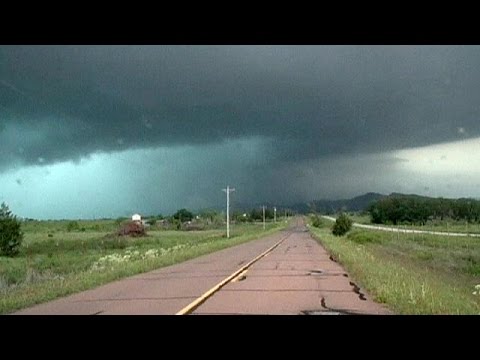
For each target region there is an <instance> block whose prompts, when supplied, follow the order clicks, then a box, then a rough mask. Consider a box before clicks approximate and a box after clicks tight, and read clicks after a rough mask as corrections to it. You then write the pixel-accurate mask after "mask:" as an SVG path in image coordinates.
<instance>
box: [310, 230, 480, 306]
mask: <svg viewBox="0 0 480 360" xmlns="http://www.w3.org/2000/svg"><path fill="white" fill-rule="evenodd" d="M331 224H332V223H330V224H328V223H327V224H325V225H324V226H323V227H321V228H314V227H310V231H311V232H312V234H313V235H314V237H315V238H316V239H318V241H319V242H320V243H322V244H323V245H324V246H325V248H327V249H328V251H330V253H331V254H332V255H333V256H334V257H335V258H336V259H337V260H338V261H339V262H340V263H342V264H343V265H344V266H345V268H346V270H347V271H348V272H349V273H350V274H351V276H352V277H353V278H354V279H355V281H357V282H358V283H359V284H360V285H361V286H363V287H364V288H365V289H366V290H367V291H368V292H369V293H370V294H371V295H372V296H373V298H374V299H375V300H376V301H378V302H382V303H385V304H386V305H387V306H388V307H389V308H391V309H392V310H393V311H394V312H396V313H399V314H480V296H478V295H473V294H472V293H473V291H474V290H475V289H474V286H475V285H476V284H479V283H480V239H478V238H455V237H447V236H438V235H421V236H419V235H418V234H416V235H415V236H412V234H393V233H389V232H382V231H375V230H364V229H355V230H352V231H351V232H350V233H348V234H347V235H346V236H343V237H335V236H333V235H332V234H331V231H330V227H331Z"/></svg>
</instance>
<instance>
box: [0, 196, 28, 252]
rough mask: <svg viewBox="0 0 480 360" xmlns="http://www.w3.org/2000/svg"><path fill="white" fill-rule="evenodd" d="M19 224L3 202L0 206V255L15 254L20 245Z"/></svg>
mask: <svg viewBox="0 0 480 360" xmlns="http://www.w3.org/2000/svg"><path fill="white" fill-rule="evenodd" d="M20 227H21V224H20V221H19V220H18V219H17V217H16V216H15V215H13V214H12V212H11V211H10V210H9V208H8V206H7V205H6V204H5V203H2V205H1V206H0V255H5V256H15V255H17V254H18V252H19V250H20V245H22V240H23V234H22V232H21V230H20Z"/></svg>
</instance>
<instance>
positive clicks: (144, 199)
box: [0, 46, 480, 217]
mask: <svg viewBox="0 0 480 360" xmlns="http://www.w3.org/2000/svg"><path fill="white" fill-rule="evenodd" d="M479 65H480V47H477V46H1V47H0V153H1V154H2V156H0V183H3V185H2V186H1V187H0V200H3V201H6V202H8V203H9V204H11V206H12V207H16V208H17V210H18V211H17V212H19V213H20V214H21V215H24V216H32V217H91V216H92V214H93V216H114V215H116V214H119V213H122V214H123V213H128V212H130V211H143V212H169V211H173V210H175V209H176V208H179V207H183V206H191V207H206V206H217V205H219V204H222V202H223V200H224V199H223V196H224V194H223V193H222V192H221V191H220V190H219V189H220V188H221V187H222V186H225V185H226V184H227V183H229V184H231V185H233V186H236V187H237V192H236V194H235V196H236V200H237V201H238V202H262V201H273V202H278V203H282V202H295V201H306V200H311V199H313V198H338V197H348V196H352V195H357V194H360V193H362V192H365V191H383V192H387V193H388V192H391V191H407V192H417V193H426V194H430V195H438V196H440V195H445V196H478V195H479V193H478V190H475V189H476V186H475V181H474V179H473V177H474V175H475V174H476V171H477V168H476V167H475V165H472V166H464V167H462V169H461V170H459V169H457V170H456V173H455V174H453V173H452V171H451V169H452V165H456V166H458V164H459V163H467V162H468V163H472V162H473V163H476V160H477V158H475V155H476V153H477V152H476V150H477V149H479V150H480V148H479V147H478V146H477V142H476V139H477V138H478V137H480V121H479V119H480V66H479ZM438 144H442V145H438ZM432 146H433V147H432ZM435 146H437V147H435ZM467 148H468V149H469V150H468V151H466V150H465V149H467ZM462 149H463V150H462ZM402 151H403V152H402ZM460 153H461V154H464V155H465V156H462V155H459V154H460ZM454 154H457V155H454ZM455 156H457V157H455ZM427 157H428V158H429V159H430V160H425V159H426V158H427ZM452 159H456V160H455V161H453V160H452ZM467 160H468V161H467ZM422 161H427V163H428V164H430V165H429V166H433V167H432V168H429V167H428V166H427V167H426V166H423V165H422V164H423V163H422ZM452 161H453V162H452ZM479 163H480V162H479ZM432 164H433V165H432ZM93 169H95V170H93ZM426 169H429V172H426V171H425V170H426ZM422 171H423V172H422ZM459 171H460V173H458V172H459ZM433 172H435V174H437V175H436V176H432V175H431V174H432V173H433ZM420 173H422V174H420ZM166 189H168V191H167V190H166ZM475 191H476V193H474V192H475ZM472 192H473V193H472ZM27 194H28V195H27ZM47 200H48V202H47ZM47 203H48V205H47ZM86 204H89V205H88V209H89V213H87V214H84V212H85V205H86ZM87 212H88V211H87ZM47 214H48V215H47Z"/></svg>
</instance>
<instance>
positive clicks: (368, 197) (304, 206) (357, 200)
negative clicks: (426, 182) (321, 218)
mask: <svg viewBox="0 0 480 360" xmlns="http://www.w3.org/2000/svg"><path fill="white" fill-rule="evenodd" d="M386 196H387V195H383V194H378V193H373V192H369V193H367V194H364V195H360V196H356V197H354V198H352V199H341V200H314V201H311V202H308V203H300V204H295V205H292V206H290V207H291V208H292V209H293V210H295V211H297V212H299V213H303V214H305V213H308V212H312V211H315V212H319V213H326V214H327V213H335V212H337V211H340V210H343V211H363V210H366V209H367V207H368V206H369V205H370V204H371V203H372V202H374V201H376V200H379V199H382V198H384V197H386Z"/></svg>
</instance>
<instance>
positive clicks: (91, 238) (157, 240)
mask: <svg viewBox="0 0 480 360" xmlns="http://www.w3.org/2000/svg"><path fill="white" fill-rule="evenodd" d="M35 223H36V224H28V226H25V227H24V228H23V229H22V230H23V231H24V233H25V239H24V243H23V245H22V247H21V251H20V254H19V256H17V257H15V258H8V257H0V314H5V313H10V312H12V311H15V310H18V309H21V308H24V307H28V306H31V305H34V304H38V303H41V302H45V301H49V300H53V299H55V298H58V297H61V296H65V295H68V294H72V293H75V292H79V291H83V290H87V289H90V288H92V287H96V286H99V285H102V284H105V283H107V282H110V281H114V280H117V279H121V278H123V277H127V276H131V275H135V274H138V273H142V272H145V271H150V270H154V269H157V268H159V267H163V266H168V265H172V264H175V263H178V262H182V261H185V260H188V259H191V258H194V257H197V256H200V255H204V254H208V253H211V252H214V251H217V250H220V249H223V248H226V247H230V246H233V245H238V244H241V243H244V242H247V241H250V240H253V239H256V238H259V237H261V236H264V235H268V234H271V233H274V232H276V231H278V230H280V229H282V228H285V226H286V224H285V223H284V222H278V223H277V224H272V223H268V224H267V228H266V230H265V231H264V230H263V227H262V226H259V225H257V224H241V225H240V224H238V225H234V226H232V228H231V231H230V239H227V238H226V237H225V231H224V230H223V229H216V230H205V231H160V230H156V231H149V232H148V236H147V237H141V238H125V237H117V236H111V235H108V234H109V232H110V231H114V230H115V229H116V228H117V226H116V225H115V224H114V222H113V221H111V222H110V223H109V222H108V221H104V220H101V221H99V223H98V224H95V222H93V221H92V222H90V227H91V228H90V229H89V230H88V231H79V232H67V231H66V224H67V223H68V222H64V223H63V222H35ZM95 225H98V226H95ZM81 227H82V225H81ZM92 227H93V228H92ZM52 232H53V237H52V236H49V234H50V235H51V234H52ZM149 251H150V253H151V252H152V251H157V256H153V255H152V256H150V257H149V256H148V253H147V252H149ZM135 252H138V254H136V253H135ZM146 253H147V255H145V254H146ZM128 254H136V255H135V256H133V255H132V256H131V257H130V258H128V257H125V256H126V255H128ZM112 255H113V256H116V257H117V258H118V259H121V262H115V261H108V260H105V261H102V260H100V259H101V258H104V259H109V258H111V256H112ZM142 255H143V257H144V258H142ZM109 256H110V257H109Z"/></svg>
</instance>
